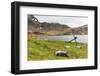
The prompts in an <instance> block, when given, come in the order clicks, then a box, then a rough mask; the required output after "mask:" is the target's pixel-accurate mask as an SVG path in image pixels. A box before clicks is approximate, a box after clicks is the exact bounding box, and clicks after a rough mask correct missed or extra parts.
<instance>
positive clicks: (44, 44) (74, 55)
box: [28, 36, 87, 61]
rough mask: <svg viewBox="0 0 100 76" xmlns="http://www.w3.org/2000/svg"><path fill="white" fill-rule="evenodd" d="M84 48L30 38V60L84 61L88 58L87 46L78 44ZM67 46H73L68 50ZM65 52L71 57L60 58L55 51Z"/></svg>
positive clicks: (62, 42) (73, 44)
mask: <svg viewBox="0 0 100 76" xmlns="http://www.w3.org/2000/svg"><path fill="white" fill-rule="evenodd" d="M77 45H80V46H82V47H81V48H76V47H75V46H76V43H75V42H73V43H66V42H64V41H50V40H40V39H38V38H37V37H36V36H29V38H28V60H29V61H31V60H56V59H83V58H87V44H83V43H77ZM65 46H71V47H70V48H66V47H65ZM58 50H64V51H67V52H68V55H69V57H59V56H56V55H55V51H58Z"/></svg>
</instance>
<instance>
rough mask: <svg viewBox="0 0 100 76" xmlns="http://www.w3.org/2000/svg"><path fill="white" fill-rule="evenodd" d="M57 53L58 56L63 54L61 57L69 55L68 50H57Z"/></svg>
mask: <svg viewBox="0 0 100 76" xmlns="http://www.w3.org/2000/svg"><path fill="white" fill-rule="evenodd" d="M55 55H56V56H61V57H69V56H68V52H67V51H56V52H55Z"/></svg>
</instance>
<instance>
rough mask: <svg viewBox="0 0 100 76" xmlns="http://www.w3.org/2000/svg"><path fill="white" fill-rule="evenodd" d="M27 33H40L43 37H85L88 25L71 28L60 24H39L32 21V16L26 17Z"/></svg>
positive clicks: (36, 21)
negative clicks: (73, 35) (75, 35)
mask: <svg viewBox="0 0 100 76" xmlns="http://www.w3.org/2000/svg"><path fill="white" fill-rule="evenodd" d="M28 31H32V32H40V33H42V34H45V35H71V34H77V35H87V34H88V25H87V24H86V25H82V26H80V27H77V28H71V27H69V26H68V25H65V24H60V23H48V22H39V21H38V20H33V19H32V16H28Z"/></svg>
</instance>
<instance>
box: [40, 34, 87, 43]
mask: <svg viewBox="0 0 100 76" xmlns="http://www.w3.org/2000/svg"><path fill="white" fill-rule="evenodd" d="M75 36H77V42H82V43H87V42H88V35H75ZM39 38H41V39H48V40H61V41H70V40H72V39H73V36H72V35H64V36H39Z"/></svg>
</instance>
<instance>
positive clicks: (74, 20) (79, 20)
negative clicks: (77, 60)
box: [34, 15, 88, 27]
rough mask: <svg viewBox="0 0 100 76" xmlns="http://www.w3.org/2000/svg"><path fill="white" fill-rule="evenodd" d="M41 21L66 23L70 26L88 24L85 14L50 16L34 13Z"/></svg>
mask: <svg viewBox="0 0 100 76" xmlns="http://www.w3.org/2000/svg"><path fill="white" fill-rule="evenodd" d="M34 16H35V17H36V18H37V19H38V20H39V21H40V22H49V23H60V24H66V25H68V26H70V27H79V26H82V25H85V24H88V18H87V17H83V16H50V15H48V16H47V15H34Z"/></svg>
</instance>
